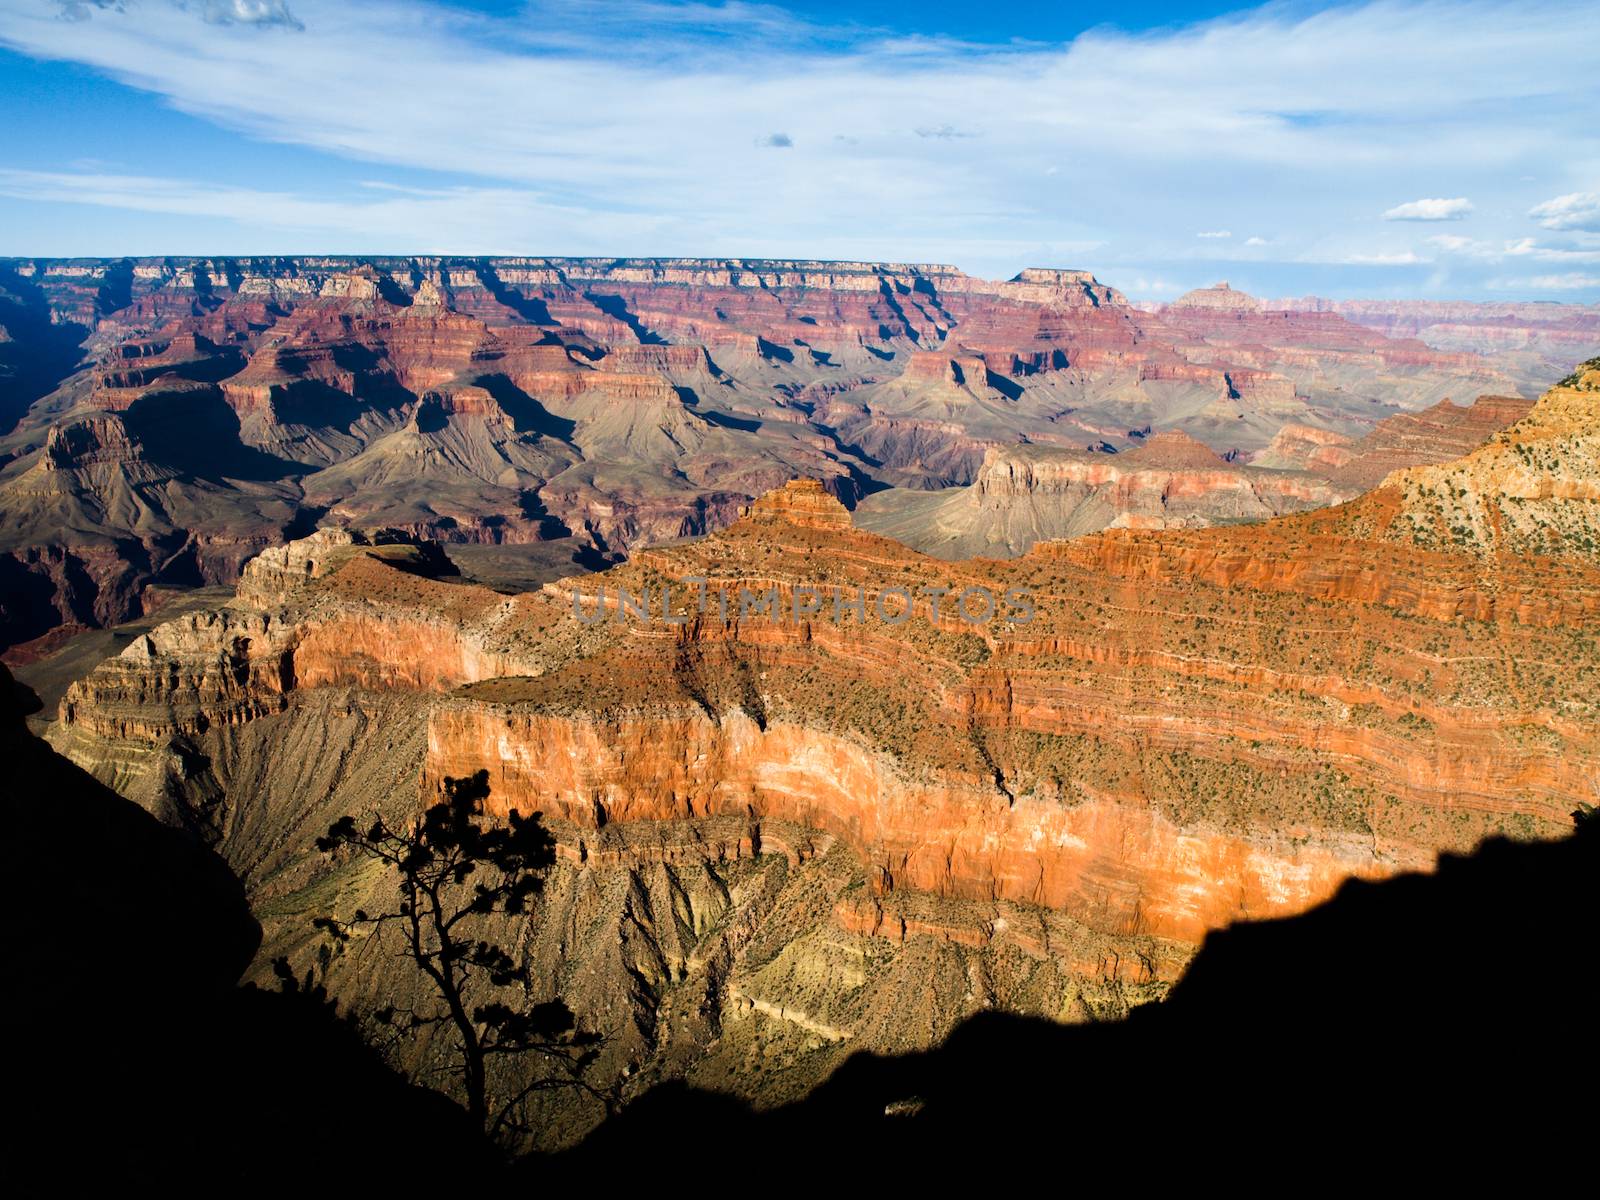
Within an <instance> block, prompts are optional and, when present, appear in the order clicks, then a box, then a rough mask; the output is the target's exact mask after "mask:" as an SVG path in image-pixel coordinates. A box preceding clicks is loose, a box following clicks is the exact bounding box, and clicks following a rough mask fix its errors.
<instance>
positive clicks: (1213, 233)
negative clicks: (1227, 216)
mask: <svg viewBox="0 0 1600 1200" xmlns="http://www.w3.org/2000/svg"><path fill="white" fill-rule="evenodd" d="M1232 236H1233V234H1232V233H1231V232H1229V231H1228V230H1226V229H1207V230H1205V231H1204V232H1202V233H1197V234H1195V237H1202V238H1231V237H1232Z"/></svg>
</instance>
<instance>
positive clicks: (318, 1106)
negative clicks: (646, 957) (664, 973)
mask: <svg viewBox="0 0 1600 1200" xmlns="http://www.w3.org/2000/svg"><path fill="white" fill-rule="evenodd" d="M21 699H22V697H21V696H19V695H18V690H17V689H16V687H15V685H14V683H13V681H12V679H11V676H10V674H9V672H7V671H6V670H5V668H4V667H3V666H0V822H3V826H0V828H3V834H0V839H3V840H0V847H3V849H0V872H3V878H4V884H5V887H4V900H3V901H0V972H3V975H0V1018H3V1024H0V1031H3V1032H0V1061H3V1062H4V1063H5V1070H4V1080H5V1084H4V1086H5V1093H6V1094H5V1100H6V1104H5V1106H4V1111H5V1114H6V1115H4V1116H3V1117H0V1129H3V1131H4V1146H5V1154H4V1162H5V1166H4V1178H5V1180H6V1182H7V1183H8V1184H11V1185H13V1186H15V1185H16V1184H18V1183H26V1184H29V1185H31V1186H32V1187H33V1188H35V1189H37V1190H39V1191H48V1192H50V1193H53V1194H60V1193H64V1194H69V1195H70V1194H74V1193H76V1192H77V1191H78V1190H79V1189H81V1188H83V1187H85V1186H87V1185H91V1184H101V1185H107V1184H121V1185H126V1186H128V1187H130V1188H131V1187H136V1186H138V1185H141V1184H143V1185H149V1186H153V1187H158V1188H159V1187H164V1186H165V1187H178V1188H181V1190H184V1191H189V1190H192V1189H195V1188H198V1187H201V1186H206V1187H211V1186H215V1187H217V1188H221V1189H224V1190H226V1189H230V1188H232V1189H237V1190H246V1191H252V1192H253V1191H266V1190H274V1191H276V1190H280V1189H283V1190H294V1191H301V1190H306V1189H310V1190H311V1191H312V1192H313V1193H316V1192H320V1191H321V1190H323V1189H324V1188H326V1187H328V1186H330V1185H331V1184H333V1183H335V1182H339V1181H345V1180H348V1181H355V1180H360V1181H363V1182H367V1183H384V1182H394V1183H400V1182H415V1183H428V1182H430V1181H433V1180H437V1179H441V1178H445V1177H447V1176H449V1175H453V1174H455V1173H458V1172H462V1171H466V1172H468V1173H471V1172H472V1171H474V1170H475V1169H478V1168H481V1167H483V1166H484V1165H486V1164H487V1163H488V1162H489V1161H490V1159H489V1158H488V1157H487V1156H486V1154H485V1149H484V1146H483V1144H482V1142H481V1140H480V1139H479V1137H478V1135H477V1134H476V1132H475V1131H474V1130H473V1129H472V1127H471V1125H470V1123H469V1122H468V1121H467V1119H466V1114H465V1113H463V1112H462V1111H461V1109H460V1108H458V1107H457V1106H456V1105H454V1104H452V1103H451V1102H450V1101H448V1100H447V1099H445V1098H444V1097H443V1096H440V1095H439V1094H437V1093H435V1092H432V1091H429V1090H427V1089H424V1088H418V1087H413V1086H411V1085H410V1084H408V1083H407V1082H406V1081H405V1080H403V1079H401V1078H400V1077H398V1076H397V1075H395V1074H394V1073H393V1072H392V1071H390V1070H389V1068H388V1067H387V1066H386V1065H384V1064H383V1063H382V1061H381V1060H380V1059H378V1057H377V1056H376V1055H374V1054H373V1053H372V1052H371V1051H370V1050H369V1049H368V1047H367V1046H366V1045H365V1044H364V1043H363V1042H362V1040H361V1039H360V1037H359V1036H358V1035H357V1033H356V1032H355V1030H354V1029H353V1028H352V1027H351V1026H350V1025H349V1024H348V1023H346V1022H344V1021H342V1020H339V1019H338V1018H337V1016H336V1014H335V1013H334V1011H333V1009H332V1007H331V1006H330V1005H329V1004H328V1003H327V1002H326V1001H325V1000H324V999H323V998H322V997H320V996H319V995H318V994H316V993H315V992H307V991H303V990H302V991H296V992H291V993H285V992H280V991H265V990H259V989H256V988H253V987H243V988H241V987H239V986H238V981H239V977H240V975H241V974H242V973H243V972H244V970H245V968H246V967H247V966H248V965H249V963H250V961H251V958H252V957H253V956H254V954H255V951H256V948H257V946H258V945H259V942H260V937H261V930H260V928H259V926H258V925H257V924H256V922H255V919H254V918H253V917H252V916H251V915H250V909H249V906H248V905H247V904H246V903H245V898H244V892H243V889H242V888H241V887H240V885H239V882H238V880H237V879H235V878H234V876H233V874H232V873H231V872H230V871H229V869H228V867H227V866H226V864H224V863H223V861H222V860H221V859H220V858H218V857H217V856H216V855H214V854H212V853H211V852H210V851H208V850H206V849H205V848H203V847H202V846H201V845H200V844H199V843H198V842H196V841H195V840H194V839H193V838H191V837H190V836H189V835H188V834H186V833H183V832H180V831H178V830H175V829H170V828H168V827H166V826H164V825H162V824H160V823H159V822H157V821H156V820H155V819H154V818H153V817H151V816H150V815H149V814H147V813H146V812H144V810H142V809H140V808H139V807H138V806H136V805H134V804H132V803H130V802H128V801H127V800H124V799H123V798H122V797H121V796H118V795H117V794H116V793H115V792H113V791H111V790H109V789H108V788H105V787H103V786H102V785H101V784H99V783H98V782H96V781H95V780H94V779H93V778H92V777H91V776H89V775H88V774H86V773H85V772H83V771H81V770H79V769H78V768H77V767H75V766H73V765H72V764H71V763H69V762H68V761H67V760H66V759H63V758H61V757H60V756H59V755H57V754H55V753H54V751H52V750H51V749H50V747H49V746H48V745H47V744H46V743H44V742H43V741H40V740H39V739H38V738H35V737H33V736H32V735H31V734H29V733H28V732H27V731H26V728H25V727H24V725H23V721H22V717H21V713H22V711H25V708H26V706H25V705H23V704H21V703H19V701H20V700H21Z"/></svg>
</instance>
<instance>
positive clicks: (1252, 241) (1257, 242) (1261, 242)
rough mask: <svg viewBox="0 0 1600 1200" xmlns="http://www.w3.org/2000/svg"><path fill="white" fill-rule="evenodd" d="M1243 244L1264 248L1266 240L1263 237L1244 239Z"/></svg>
mask: <svg viewBox="0 0 1600 1200" xmlns="http://www.w3.org/2000/svg"><path fill="white" fill-rule="evenodd" d="M1244 244H1245V245H1246V246H1265V245H1266V244H1267V239H1266V238H1263V237H1250V238H1245V240H1244Z"/></svg>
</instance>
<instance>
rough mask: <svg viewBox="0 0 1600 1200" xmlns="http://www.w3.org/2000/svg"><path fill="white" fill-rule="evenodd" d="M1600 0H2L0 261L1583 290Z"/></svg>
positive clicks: (1598, 272)
mask: <svg viewBox="0 0 1600 1200" xmlns="http://www.w3.org/2000/svg"><path fill="white" fill-rule="evenodd" d="M1595 61H1600V5H1595V4H1593V3H1581V4H1580V3H1567V2H1565V0H1563V2H1557V3H1548V4H1537V5H1532V6H1521V7H1519V8H1518V9H1516V10H1514V11H1513V10H1512V9H1511V7H1510V6H1507V5H1503V4H1490V3H1482V2H1479V0H1386V2H1380V3H1371V4H1326V3H1324V4H1295V3H1287V4H1281V3H1280V4H1269V5H1266V6H1258V7H1241V6H1238V5H1232V4H1162V5H1145V6H1131V5H1124V6H1120V7H1113V6H1107V5H1103V4H1102V5H1098V6H1093V7H1091V6H1088V5H1079V4H1052V3H1043V2H1025V3H1016V4H996V5H988V6H983V5H975V4H972V3H970V0H969V2H967V3H957V2H955V0H926V2H924V3H921V4H918V5H915V6H908V5H902V4H895V3H890V2H889V0H858V2H856V3H850V4H845V3H834V2H828V0H794V2H792V3H789V4H786V5H761V4H743V3H715V2H703V3H675V2H664V0H613V2H611V3H606V4H594V3H584V2H580V0H532V2H528V3H522V2H508V0H366V2H361V0H345V2H335V0H0V254H16V255H29V254H37V255H73V254H83V255H106V254H263V253H331V252H352V253H361V252H367V253H412V252H414V253H424V252H438V253H462V254H491V253H534V254H619V255H620V254H627V255H632V254H657V255H744V256H751V257H757V256H768V257H776V256H784V257H819V258H870V259H892V260H914V261H923V262H949V263H954V264H956V265H958V266H960V267H963V268H964V269H966V270H969V271H972V272H974V273H977V274H984V275H989V276H1005V275H1010V274H1012V273H1014V272H1015V271H1016V270H1018V269H1019V268H1021V267H1023V266H1072V267H1085V268H1088V269H1091V270H1093V271H1095V273H1096V274H1098V275H1099V276H1100V277H1101V278H1102V279H1104V280H1106V281H1107V282H1109V283H1112V284H1114V285H1116V286H1118V287H1121V288H1123V289H1124V290H1125V291H1127V292H1129V293H1130V294H1132V295H1134V296H1135V297H1140V298H1153V299H1160V298H1165V297H1170V296H1171V295H1174V294H1176V293H1177V292H1180V291H1182V290H1185V289H1187V288H1189V287H1192V286H1197V285H1200V284H1204V283H1207V282H1210V281H1212V280H1215V279H1218V278H1227V279H1229V280H1231V281H1232V282H1233V283H1234V285H1235V286H1239V287H1245V288H1248V289H1250V290H1252V291H1255V292H1257V293H1258V294H1263V295H1268V296H1287V295H1299V294H1306V293H1318V294H1323V295H1332V296H1427V297H1460V298H1472V299H1510V298H1518V299H1552V300H1573V301H1582V302H1595V301H1600V120H1597V114H1600V82H1597V81H1600V75H1597V74H1596V72H1595V71H1594V70H1593V65H1592V64H1593V63H1594V62H1595Z"/></svg>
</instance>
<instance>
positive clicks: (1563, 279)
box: [1489, 271, 1600, 292]
mask: <svg viewBox="0 0 1600 1200" xmlns="http://www.w3.org/2000/svg"><path fill="white" fill-rule="evenodd" d="M1489 286H1490V287H1492V288H1496V289H1498V290H1500V291H1508V292H1579V291H1587V290H1589V289H1591V288H1600V275H1583V274H1580V273H1578V272H1577V271H1569V272H1567V273H1566V274H1565V275H1534V276H1531V277H1528V278H1523V279H1493V280H1490V281H1489Z"/></svg>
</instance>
